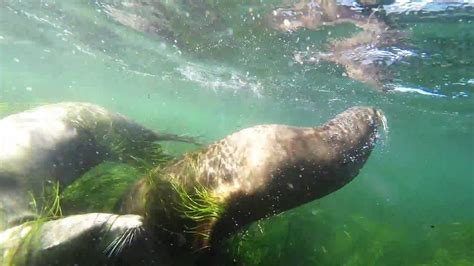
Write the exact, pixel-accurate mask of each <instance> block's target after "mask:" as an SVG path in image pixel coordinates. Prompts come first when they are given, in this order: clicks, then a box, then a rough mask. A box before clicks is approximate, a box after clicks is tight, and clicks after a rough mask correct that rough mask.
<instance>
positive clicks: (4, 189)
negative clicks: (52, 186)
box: [0, 102, 192, 228]
mask: <svg viewBox="0 0 474 266" xmlns="http://www.w3.org/2000/svg"><path fill="white" fill-rule="evenodd" d="M168 140H172V141H186V142H192V139H191V138H186V137H180V136H177V135H172V134H161V133H157V132H154V131H152V130H150V129H147V128H145V127H143V126H141V125H139V124H138V123H136V122H134V121H132V120H130V119H128V118H126V117H125V116H123V115H120V114H117V113H114V112H110V111H108V110H106V109H104V108H102V107H100V106H97V105H94V104H90V103H77V102H67V103H58V104H50V105H45V106H41V107H38V108H34V109H32V110H29V111H25V112H21V113H17V114H13V115H10V116H7V117H5V118H3V119H1V120H0V228H2V226H1V223H2V220H3V223H5V222H8V223H10V222H13V221H16V220H18V219H20V218H22V217H27V216H29V215H31V212H30V208H29V207H28V202H29V201H30V200H31V198H30V197H29V195H28V191H30V190H31V191H32V192H33V193H34V194H35V195H36V196H39V195H40V193H41V189H42V188H43V186H44V185H45V183H46V182H52V183H55V182H59V184H60V185H61V186H67V185H68V184H70V183H71V182H72V181H73V180H74V179H75V178H77V177H78V176H80V175H81V174H83V173H84V172H86V171H87V170H89V169H90V168H92V167H94V166H95V165H97V164H99V163H100V162H102V161H104V160H106V159H111V160H121V161H132V160H133V158H135V157H140V156H139V155H143V154H144V153H147V152H153V151H151V150H150V148H152V147H154V146H153V144H154V142H156V141H168Z"/></svg>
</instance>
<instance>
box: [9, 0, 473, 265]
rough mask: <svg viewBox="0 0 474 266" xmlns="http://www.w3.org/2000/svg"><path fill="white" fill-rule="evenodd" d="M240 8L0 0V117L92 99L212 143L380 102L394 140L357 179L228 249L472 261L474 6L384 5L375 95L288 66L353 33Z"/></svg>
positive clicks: (260, 260) (293, 255)
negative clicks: (388, 34)
mask: <svg viewBox="0 0 474 266" xmlns="http://www.w3.org/2000/svg"><path fill="white" fill-rule="evenodd" d="M150 2H152V1H150ZM243 2H245V3H241V1H184V0H183V1H162V2H160V4H156V3H155V4H154V5H152V4H150V3H149V2H147V1H112V0H110V1H98V0H97V1H13V0H11V1H8V0H3V1H0V61H1V64H0V68H1V69H0V103H1V105H0V115H2V116H4V115H6V114H7V113H8V112H9V110H10V111H11V110H12V109H11V108H10V107H11V106H13V105H18V106H20V107H19V108H20V109H21V106H24V105H34V104H42V103H53V102H59V101H87V102H93V103H97V104H100V105H102V106H104V107H107V108H109V109H111V110H115V111H118V112H121V113H123V114H125V115H127V116H129V117H131V118H133V119H135V120H136V121H138V122H140V123H142V124H144V125H146V126H148V127H150V128H154V129H159V130H166V131H170V132H174V133H180V134H189V135H198V136H202V138H204V139H205V140H206V141H209V142H211V141H213V140H216V139H219V138H222V137H224V136H225V135H227V134H229V133H231V132H233V131H236V130H238V129H241V128H244V127H248V126H252V125H256V124H263V123H282V124H290V125H299V126H310V125H316V124H319V123H322V122H324V121H325V120H327V119H329V118H331V117H332V116H333V115H335V114H337V113H338V112H341V111H343V110H344V109H346V108H348V107H351V106H354V105H373V106H377V107H380V108H381V109H383V110H384V112H385V113H386V115H387V118H388V122H389V133H388V135H387V136H386V137H385V138H384V140H383V141H382V143H381V145H379V146H378V148H377V149H376V150H375V152H374V153H373V155H372V156H371V158H370V160H369V161H368V163H367V164H366V166H365V167H364V169H363V170H362V172H361V174H360V175H359V176H358V177H357V178H356V179H355V180H354V181H353V182H352V183H351V184H349V185H348V186H346V187H344V188H342V189H341V190H339V191H337V192H335V193H333V194H331V195H329V196H327V197H325V198H323V199H321V200H318V201H315V202H313V203H309V204H307V205H304V206H302V207H300V208H297V209H294V210H292V211H289V212H287V213H284V214H282V215H279V216H277V217H274V218H271V219H268V220H267V221H264V222H261V223H259V224H258V225H253V226H251V227H250V228H249V229H248V231H247V232H245V233H242V234H240V235H238V236H237V237H236V238H235V239H234V240H232V241H230V243H229V254H231V255H232V256H231V257H233V258H236V259H238V261H240V262H241V263H243V264H245V265H287V264H288V263H290V262H291V263H292V264H296V265H316V264H317V265H319V264H320V265H341V264H346V265H408V264H431V265H472V264H473V262H474V254H473V247H474V243H473V237H474V211H473V208H472V206H473V203H474V164H473V158H474V133H473V130H474V99H473V95H472V93H474V9H473V6H474V3H473V2H470V1H459V2H460V3H446V2H442V1H438V2H428V1H417V2H413V1H412V2H407V1H399V2H396V3H395V4H394V5H390V6H386V7H385V9H386V12H387V19H388V20H389V21H390V23H391V25H392V26H393V27H394V28H397V29H399V30H401V31H403V32H404V34H405V37H404V41H403V42H401V43H397V44H394V45H390V46H389V47H385V48H384V49H377V48H374V49H372V50H370V49H369V51H372V52H373V53H374V54H375V55H376V56H379V57H380V58H382V60H383V61H384V63H385V64H386V65H387V68H388V70H389V71H390V73H392V75H393V78H392V79H391V80H390V88H391V90H389V91H388V92H382V91H380V90H378V89H376V88H373V86H370V85H368V84H365V83H363V82H359V81H355V80H353V79H351V78H349V77H348V76H347V75H346V74H345V70H344V68H343V67H342V66H340V65H336V64H334V63H330V62H320V63H318V64H306V63H304V64H300V63H299V62H298V61H295V58H294V55H295V53H298V52H304V51H309V50H311V49H324V47H325V45H327V43H328V42H329V40H331V39H333V38H345V37H347V36H350V35H351V34H353V33H354V32H357V31H358V29H357V28H356V27H354V26H353V25H351V24H350V23H346V24H340V25H335V26H325V27H322V28H319V29H316V30H310V29H301V30H298V31H296V32H292V33H289V32H279V31H276V30H272V29H269V28H268V27H267V26H266V25H265V23H264V22H263V21H264V17H265V16H266V15H267V14H269V13H270V12H271V11H272V10H273V9H275V8H276V7H278V6H282V2H280V1H276V0H275V1H243ZM285 3H286V4H287V5H288V3H289V1H286V2H285ZM346 4H347V3H346ZM349 4H351V3H349ZM388 70H387V71H388ZM2 106H3V108H2ZM5 106H9V108H6V107H5ZM2 112H3V113H2ZM168 148H169V149H173V147H168Z"/></svg>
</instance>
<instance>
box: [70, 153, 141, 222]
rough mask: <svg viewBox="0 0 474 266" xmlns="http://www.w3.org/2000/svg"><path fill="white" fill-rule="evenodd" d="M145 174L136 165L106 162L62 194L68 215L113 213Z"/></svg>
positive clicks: (79, 179)
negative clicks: (133, 185)
mask: <svg viewBox="0 0 474 266" xmlns="http://www.w3.org/2000/svg"><path fill="white" fill-rule="evenodd" d="M142 175H143V173H142V172H141V171H140V170H138V169H136V168H135V167H133V166H130V165H127V164H122V163H115V162H104V163H101V164H99V165H98V166H96V167H94V168H92V169H91V170H89V171H88V172H86V173H85V174H84V175H83V176H81V177H80V178H78V179H77V180H76V181H74V182H73V183H72V184H71V185H69V186H68V187H66V188H65V189H64V191H63V193H62V198H63V205H64V208H65V211H66V212H67V213H80V212H83V213H86V212H113V211H116V208H117V206H118V204H119V203H120V201H121V199H122V197H123V195H124V194H125V192H126V191H127V190H128V189H129V187H130V186H131V185H132V184H133V183H135V182H136V181H137V180H138V179H139V178H140V177H141V176H142Z"/></svg>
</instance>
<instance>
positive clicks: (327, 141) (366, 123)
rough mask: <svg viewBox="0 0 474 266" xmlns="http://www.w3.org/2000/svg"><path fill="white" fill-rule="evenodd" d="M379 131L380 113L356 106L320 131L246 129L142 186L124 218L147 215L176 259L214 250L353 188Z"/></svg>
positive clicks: (124, 207) (127, 201) (142, 182)
mask: <svg viewBox="0 0 474 266" xmlns="http://www.w3.org/2000/svg"><path fill="white" fill-rule="evenodd" d="M380 125H384V126H385V125H386V120H385V117H384V115H383V113H382V112H381V111H380V110H377V109H375V108H371V107H354V108H351V109H348V110H347V111H345V112H343V113H341V114H339V115H337V116H336V117H335V118H334V119H332V120H330V121H329V122H327V123H326V124H324V125H322V126H320V127H291V126H286V125H258V126H254V127H251V128H247V129H243V130H240V131H238V132H236V133H233V134H231V135H229V136H227V137H226V138H224V139H222V140H220V141H217V142H216V143H214V144H211V145H209V146H208V147H206V148H205V149H202V150H200V151H196V152H192V153H188V154H187V155H186V156H185V157H184V158H182V159H181V160H179V161H177V162H175V163H173V164H171V165H169V166H168V167H165V168H164V169H160V170H157V171H155V172H154V173H153V174H151V175H150V176H149V177H146V178H144V179H142V180H140V181H139V182H138V183H137V184H136V185H135V187H134V188H133V189H131V191H130V193H129V194H128V195H126V196H125V198H124V203H123V205H122V209H121V211H122V212H124V213H134V214H140V215H143V216H144V226H145V228H147V230H149V231H151V232H153V234H154V235H157V236H158V237H159V238H160V239H162V240H163V241H165V242H166V243H170V247H171V249H172V251H170V252H176V253H177V254H181V252H183V251H182V249H185V250H188V251H189V250H191V251H192V252H196V251H199V250H202V249H205V248H206V247H210V248H211V249H212V248H213V247H215V246H216V245H218V244H219V242H220V241H221V240H222V239H225V238H227V237H228V236H230V235H231V234H232V233H234V232H236V231H237V230H239V229H241V228H242V227H244V226H246V225H248V224H249V223H251V222H253V221H256V220H259V219H262V218H265V217H269V216H272V215H275V214H278V213H280V212H283V211H285V210H288V209H291V208H294V207H297V206H299V205H301V204H304V203H307V202H309V201H312V200H315V199H318V198H321V197H323V196H325V195H327V194H329V193H331V192H334V191H336V190H337V189H339V188H341V187H343V186H344V185H346V184H347V183H348V182H350V181H351V180H352V179H353V178H354V177H355V176H357V174H358V173H359V171H360V169H361V168H362V166H363V165H364V163H365V162H366V160H367V158H368V156H369V155H370V153H371V151H372V149H373V147H374V143H375V140H376V138H377V128H378V127H379V126H380ZM173 249H175V250H174V251H173Z"/></svg>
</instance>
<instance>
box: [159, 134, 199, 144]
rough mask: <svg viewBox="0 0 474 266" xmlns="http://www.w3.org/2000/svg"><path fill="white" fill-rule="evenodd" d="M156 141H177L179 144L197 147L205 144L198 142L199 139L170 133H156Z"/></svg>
mask: <svg viewBox="0 0 474 266" xmlns="http://www.w3.org/2000/svg"><path fill="white" fill-rule="evenodd" d="M155 141H177V142H184V143H190V144H194V145H197V146H200V145H202V144H203V143H202V142H200V141H199V140H198V138H197V137H192V136H186V135H176V134H168V133H156V139H155Z"/></svg>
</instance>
